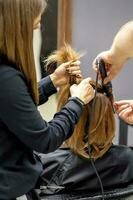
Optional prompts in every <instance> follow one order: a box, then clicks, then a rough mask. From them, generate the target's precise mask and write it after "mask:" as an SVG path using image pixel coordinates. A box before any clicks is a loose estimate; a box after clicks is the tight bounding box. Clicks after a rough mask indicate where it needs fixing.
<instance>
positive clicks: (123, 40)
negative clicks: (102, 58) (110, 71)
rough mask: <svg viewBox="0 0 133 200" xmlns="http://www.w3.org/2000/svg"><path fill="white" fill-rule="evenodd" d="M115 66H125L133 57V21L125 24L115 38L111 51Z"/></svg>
mask: <svg viewBox="0 0 133 200" xmlns="http://www.w3.org/2000/svg"><path fill="white" fill-rule="evenodd" d="M110 54H111V56H112V57H113V60H114V62H115V64H119V65H123V64H124V63H125V62H126V61H127V59H129V58H132V57H133V21H132V22H129V23H127V24H125V25H124V26H123V27H122V28H121V29H120V30H119V32H118V33H117V35H116V36H115V38H114V41H113V44H112V46H111V49H110Z"/></svg>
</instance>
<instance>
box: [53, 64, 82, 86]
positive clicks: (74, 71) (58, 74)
mask: <svg viewBox="0 0 133 200" xmlns="http://www.w3.org/2000/svg"><path fill="white" fill-rule="evenodd" d="M70 75H75V76H77V77H79V78H80V77H81V71H80V61H75V62H72V61H69V62H66V63H63V64H61V65H60V66H59V67H58V68H57V69H56V70H55V71H54V73H53V74H51V75H50V77H51V80H52V82H53V84H54V86H55V87H61V86H62V85H65V84H67V83H68V82H69V78H70Z"/></svg>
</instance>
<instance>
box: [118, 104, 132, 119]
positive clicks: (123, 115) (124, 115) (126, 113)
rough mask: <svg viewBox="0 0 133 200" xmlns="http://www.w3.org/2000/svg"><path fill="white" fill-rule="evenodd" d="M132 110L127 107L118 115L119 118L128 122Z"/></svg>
mask: <svg viewBox="0 0 133 200" xmlns="http://www.w3.org/2000/svg"><path fill="white" fill-rule="evenodd" d="M132 112H133V110H132V108H131V107H128V108H127V109H125V110H123V111H121V112H120V113H119V117H120V118H122V119H123V120H126V121H127V120H128V117H129V116H130V115H131V114H132Z"/></svg>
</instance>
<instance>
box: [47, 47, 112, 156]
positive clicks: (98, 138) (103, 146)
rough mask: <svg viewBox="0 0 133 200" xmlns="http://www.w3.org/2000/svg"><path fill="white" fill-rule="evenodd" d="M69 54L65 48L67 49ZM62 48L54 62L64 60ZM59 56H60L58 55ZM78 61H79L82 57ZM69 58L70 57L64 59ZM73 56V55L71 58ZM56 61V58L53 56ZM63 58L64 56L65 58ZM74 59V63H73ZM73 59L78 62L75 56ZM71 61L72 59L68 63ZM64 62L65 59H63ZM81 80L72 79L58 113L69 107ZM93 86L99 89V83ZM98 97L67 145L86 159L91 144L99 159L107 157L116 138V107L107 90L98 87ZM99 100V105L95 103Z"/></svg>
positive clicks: (60, 96)
mask: <svg viewBox="0 0 133 200" xmlns="http://www.w3.org/2000/svg"><path fill="white" fill-rule="evenodd" d="M68 50H69V51H70V55H74V56H75V55H76V52H75V53H73V52H74V50H73V49H71V47H69V48H66V51H67V54H69V51H68ZM63 51H64V52H65V55H66V51H65V47H64V48H63ZM61 53H62V49H61V50H59V51H57V52H55V53H54V61H56V62H58V59H56V58H57V57H60V56H59V54H60V55H61ZM56 54H57V55H58V56H57V57H56V56H55V55H56ZM77 55H78V58H77V59H79V54H77ZM64 57H65V59H66V56H64ZM68 57H70V56H68ZM50 58H52V57H50ZM62 58H63V56H62ZM72 59H73V58H72V56H71V60H72ZM73 60H76V58H75V57H74V59H73ZM64 61H69V60H64ZM62 62H63V60H62ZM76 79H77V78H76V77H75V76H72V77H71V78H70V82H69V83H68V84H67V85H65V86H63V87H62V89H61V91H60V92H59V96H58V111H59V110H60V109H61V108H62V107H63V106H64V105H65V103H66V102H67V100H68V98H69V96H70V92H69V89H70V86H71V85H72V84H74V83H76V82H77V80H76ZM91 85H92V86H93V87H94V89H95V82H94V81H92V82H91ZM96 87H97V95H96V98H95V100H92V101H91V102H90V103H89V104H87V105H85V106H84V109H83V112H82V115H81V117H80V120H79V122H78V124H77V125H76V126H75V129H74V133H73V135H72V136H71V137H70V138H69V139H68V140H66V141H65V146H67V147H69V148H70V149H72V150H73V151H74V152H75V153H77V154H79V155H82V156H83V157H87V158H88V157H89V155H88V143H89V144H90V148H91V156H92V157H93V158H94V159H97V158H99V157H101V156H103V155H104V154H105V153H106V152H107V150H108V149H109V148H110V146H111V145H112V140H113V138H114V135H115V120H114V114H113V111H112V105H111V102H110V100H109V98H108V97H107V96H106V95H105V93H104V90H103V88H102V87H101V86H100V85H99V84H98V85H97V86H96ZM94 101H95V104H94V103H93V102H94Z"/></svg>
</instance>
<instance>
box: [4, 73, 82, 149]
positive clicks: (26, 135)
mask: <svg viewBox="0 0 133 200" xmlns="http://www.w3.org/2000/svg"><path fill="white" fill-rule="evenodd" d="M0 76H1V79H0V118H1V120H2V121H3V123H4V124H5V125H6V126H7V128H8V129H9V130H10V131H11V132H12V133H13V134H14V135H16V137H17V138H18V139H19V140H21V141H22V142H23V143H24V144H25V145H26V146H27V147H29V148H31V149H33V150H36V151H38V152H42V153H48V152H51V151H54V150H55V149H57V148H58V147H59V146H60V145H61V144H62V142H63V141H64V140H65V139H67V138H68V137H69V136H71V134H72V132H73V129H74V125H75V124H76V123H77V121H78V119H79V117H80V114H81V112H82V108H83V106H82V104H80V103H79V102H78V101H77V100H76V99H75V100H70V101H69V102H68V103H67V104H66V105H65V106H64V107H63V108H62V110H61V111H60V112H59V113H57V114H55V116H54V118H53V120H51V121H50V122H49V123H47V122H46V121H45V120H43V118H42V117H41V115H40V113H39V111H38V110H37V108H36V106H35V104H34V103H33V100H32V98H31V96H30V94H29V92H28V88H27V86H26V84H25V82H24V80H23V79H22V78H21V76H20V75H18V72H16V73H15V72H14V71H13V73H12V71H10V72H9V73H3V74H2V75H1V73H0Z"/></svg>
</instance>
